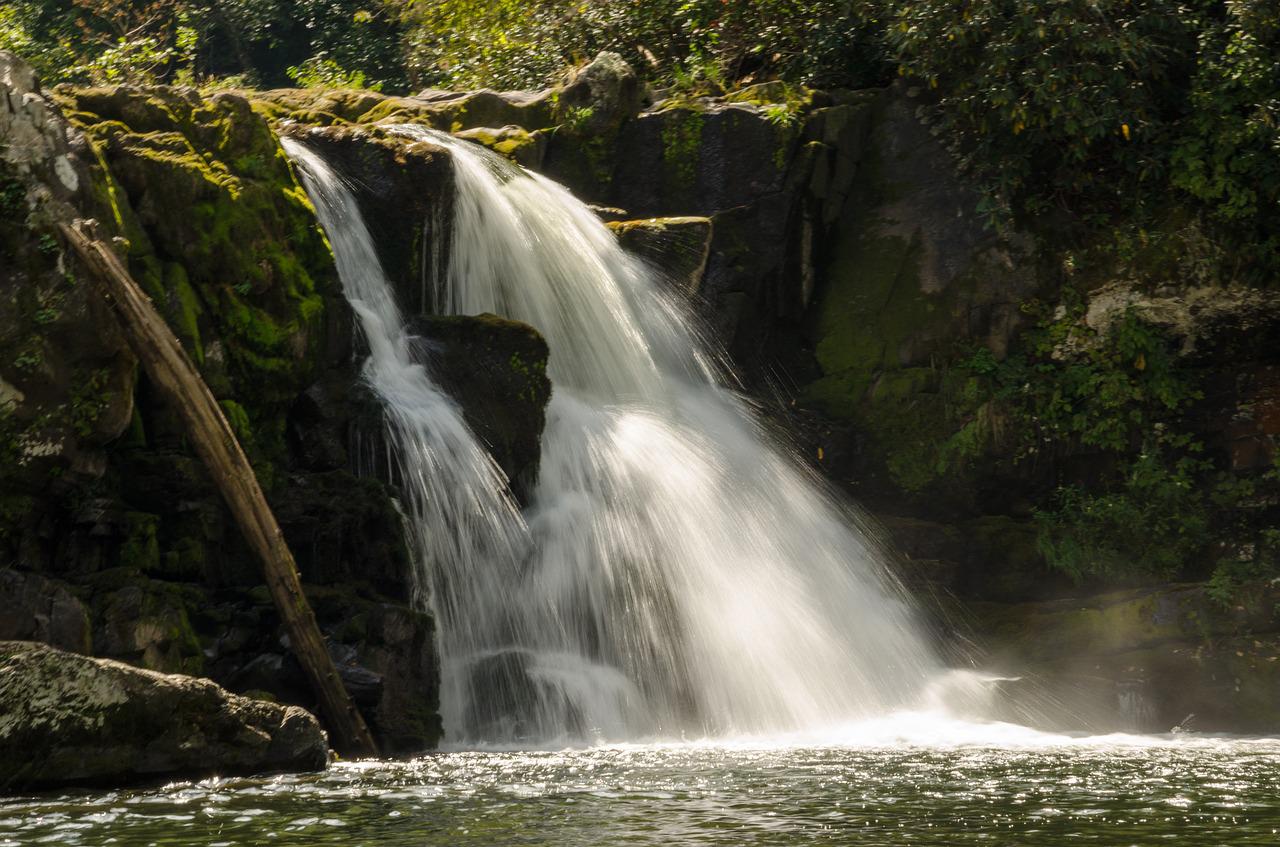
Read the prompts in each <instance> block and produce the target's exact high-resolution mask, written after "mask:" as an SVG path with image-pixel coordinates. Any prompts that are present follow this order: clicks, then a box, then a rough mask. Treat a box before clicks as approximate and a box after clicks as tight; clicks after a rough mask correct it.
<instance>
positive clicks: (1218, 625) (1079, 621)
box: [966, 585, 1280, 733]
mask: <svg viewBox="0 0 1280 847" xmlns="http://www.w3.org/2000/svg"><path fill="white" fill-rule="evenodd" d="M1278 591H1280V589H1277V587H1276V586H1270V585H1259V586H1257V587H1256V590H1255V591H1253V592H1251V597H1250V600H1249V601H1248V603H1247V604H1245V605H1238V606H1233V607H1224V606H1222V605H1221V604H1219V603H1217V602H1216V601H1215V600H1213V598H1211V597H1210V596H1209V595H1208V593H1207V590H1206V588H1205V587H1204V586H1203V585H1170V586H1166V587H1161V588H1156V589H1141V590H1131V591H1119V592H1109V593H1105V594H1099V595H1096V596H1091V597H1084V598H1078V599H1065V600H1054V601H1045V602H1040V603H1020V604H1012V605H1003V604H998V603H980V602H971V603H969V604H967V605H966V610H967V615H968V617H969V619H970V620H971V621H973V622H974V626H975V629H976V632H977V635H978V636H979V640H980V641H981V642H982V643H983V644H984V645H985V646H986V647H987V648H988V650H989V651H990V655H989V658H988V659H987V660H986V661H985V662H984V664H985V665H986V666H987V667H992V668H995V669H999V670H1002V671H1004V672H1008V673H1010V674H1023V673H1032V674H1035V675H1036V677H1037V679H1038V681H1039V684H1040V685H1039V687H1040V692H1039V696H1038V697H1036V698H1034V699H1035V702H1036V703H1038V705H1039V707H1040V710H1041V716H1040V717H1041V719H1042V720H1043V719H1045V718H1046V717H1047V718H1048V719H1049V720H1050V721H1051V722H1053V723H1055V724H1056V725H1057V726H1059V727H1074V728H1086V729H1092V730H1095V731H1105V730H1137V731H1143V732H1168V731H1169V729H1170V728H1171V727H1173V726H1175V725H1177V724H1179V723H1180V722H1181V721H1182V719H1183V718H1184V717H1185V716H1186V715H1188V714H1190V713H1193V712H1194V713H1195V714H1196V715H1197V716H1198V717H1197V720H1196V724H1195V726H1194V728H1195V729H1197V730H1203V731H1209V732H1212V731H1225V732H1259V733H1274V732H1277V731H1280V698H1278V697H1277V692H1278V691H1280V687H1278V686H1280V667H1277V665H1280V639H1278V638H1277V636H1276V632H1277V631H1278V630H1280V619H1278V618H1277V615H1276V601H1277V599H1280V593H1278Z"/></svg>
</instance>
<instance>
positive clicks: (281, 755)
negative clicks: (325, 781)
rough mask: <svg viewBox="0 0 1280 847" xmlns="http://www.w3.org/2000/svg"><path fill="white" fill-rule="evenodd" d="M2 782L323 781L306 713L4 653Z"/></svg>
mask: <svg viewBox="0 0 1280 847" xmlns="http://www.w3.org/2000/svg"><path fill="white" fill-rule="evenodd" d="M0 714H2V715H3V716H4V717H3V718H2V719H0V775H2V776H0V783H2V787H4V788H6V789H9V790H14V789H20V788H21V789H32V788H51V787H60V786H68V785H77V784H98V785H103V784H107V785H119V784H123V783H128V782H141V781H154V780H156V779H191V778H200V777H204V776H212V775H218V776H226V775H230V774H251V773H261V772H266V771H279V770H321V769H323V768H324V767H325V764H326V763H327V759H328V745H327V744H326V743H325V735H324V732H323V731H322V730H321V729H320V725H319V723H318V722H317V721H316V719H315V718H314V717H312V716H311V715H310V714H308V713H307V712H305V711H304V710H302V709H300V708H298V707H296V706H290V707H285V706H278V705H276V704H273V703H267V702H265V701H262V700H252V699H249V698H246V697H237V696H235V695H233V694H230V693H228V692H227V691H225V690H224V689H222V688H220V687H219V686H217V685H215V684H214V683H213V682H210V681H209V680H205V679H195V678H193V677H189V676H164V675H162V674H156V673H151V672H149V671H144V670H139V669H138V668H133V667H130V666H128V665H124V664H121V663H119V662H113V661H109V660H103V659H90V658H87V657H85V656H79V655H76V654H74V653H64V652H62V651H59V650H55V649H53V648H51V647H46V646H44V645H40V644H32V643H30V642H19V641H6V642H0Z"/></svg>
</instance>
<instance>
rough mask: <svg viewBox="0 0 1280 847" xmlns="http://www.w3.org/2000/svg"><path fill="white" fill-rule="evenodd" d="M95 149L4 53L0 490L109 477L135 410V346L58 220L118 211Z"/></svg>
mask: <svg viewBox="0 0 1280 847" xmlns="http://www.w3.org/2000/svg"><path fill="white" fill-rule="evenodd" d="M92 159H93V154H92V151H91V150H89V148H88V147H87V145H86V144H85V139H84V137H83V136H82V135H81V134H80V133H79V132H78V131H77V130H75V129H74V128H73V127H72V126H70V125H69V124H68V122H67V121H66V120H65V119H64V118H63V116H62V115H61V114H59V112H58V109H57V107H56V106H55V105H54V104H53V103H52V102H51V101H50V99H49V98H48V97H46V96H45V94H44V93H43V92H41V90H40V88H39V86H38V84H37V83H36V79H35V74H34V72H33V71H32V69H31V67H30V66H29V65H27V64H25V63H24V62H23V61H22V60H21V59H19V58H18V57H17V56H15V55H14V54H12V53H9V52H6V51H0V496H3V495H5V494H9V493H11V492H13V491H14V490H15V489H19V490H22V491H23V492H24V493H42V492H44V491H46V490H47V489H48V488H49V487H50V479H51V478H52V477H53V476H55V475H60V474H64V473H67V472H70V474H71V475H72V476H73V477H79V478H91V479H92V478H98V477H101V476H102V474H103V473H104V472H105V470H106V467H105V461H104V460H103V457H102V452H101V448H102V446H103V445H105V444H106V443H108V442H110V441H112V440H113V439H115V438H117V437H118V436H119V435H120V434H121V433H122V432H123V431H124V429H125V427H126V426H128V424H129V420H130V417H131V416H132V413H133V384H134V380H135V367H134V360H133V356H132V355H131V354H130V352H129V351H128V348H127V346H126V345H125V343H124V339H123V337H122V336H121V335H120V333H119V331H118V330H116V328H115V323H114V319H113V318H112V317H111V315H110V312H109V311H108V310H107V309H106V307H105V306H104V305H103V304H102V303H101V302H100V301H99V300H98V298H97V297H96V295H94V293H93V291H92V289H91V288H90V286H87V285H77V284H76V282H77V281H76V277H75V273H76V269H75V267H74V266H73V265H72V264H71V263H70V261H69V259H68V258H67V257H66V256H64V255H63V252H62V247H61V240H60V236H59V234H58V232H57V229H56V226H57V224H59V223H69V222H70V221H71V220H73V219H75V218H76V217H78V216H81V215H85V216H91V215H100V214H102V213H103V212H104V211H105V212H107V214H109V205H108V204H106V203H104V202H103V198H102V196H101V195H100V194H99V193H98V186H96V185H95V184H94V181H93V179H92V177H91V174H90V169H89V167H88V165H87V164H86V163H87V162H91V161H92ZM4 511H5V510H3V509H0V524H3V522H4V517H3V512H4ZM3 535H4V533H3V531H0V536H3Z"/></svg>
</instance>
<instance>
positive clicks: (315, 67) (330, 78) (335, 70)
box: [286, 56, 382, 91]
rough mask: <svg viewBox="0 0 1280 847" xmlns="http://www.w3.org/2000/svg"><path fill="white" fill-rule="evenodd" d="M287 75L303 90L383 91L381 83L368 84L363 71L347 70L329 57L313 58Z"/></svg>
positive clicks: (290, 70)
mask: <svg viewBox="0 0 1280 847" xmlns="http://www.w3.org/2000/svg"><path fill="white" fill-rule="evenodd" d="M286 73H288V75H289V78H290V79H292V80H293V81H294V82H295V83H297V84H298V85H300V86H302V87H303V88H368V89H370V90H372V91H379V90H381V89H382V84H381V83H377V82H375V83H367V82H366V80H365V75H364V72H363V71H353V70H347V69H346V68H344V67H342V66H341V65H339V64H338V63H337V62H336V61H334V60H333V59H330V58H328V57H327V56H312V57H311V58H310V59H307V60H306V61H304V62H303V63H302V64H300V65H297V66H294V67H290V68H289V69H288V70H287V71H286Z"/></svg>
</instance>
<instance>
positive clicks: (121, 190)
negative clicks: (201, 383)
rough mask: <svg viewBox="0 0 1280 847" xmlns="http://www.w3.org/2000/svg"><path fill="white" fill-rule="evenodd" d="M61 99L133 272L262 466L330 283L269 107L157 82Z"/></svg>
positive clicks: (314, 339) (308, 373) (299, 384)
mask: <svg viewBox="0 0 1280 847" xmlns="http://www.w3.org/2000/svg"><path fill="white" fill-rule="evenodd" d="M62 99H63V103H64V106H66V107H68V108H70V109H72V110H73V111H74V112H75V113H76V115H77V120H78V122H79V123H80V124H81V125H82V126H83V128H84V129H85V131H86V134H87V135H88V137H89V138H90V140H91V141H92V142H93V144H94V145H95V150H96V151H98V153H99V161H100V163H101V168H100V170H101V171H102V173H103V174H104V178H103V179H102V183H103V185H104V193H105V194H106V195H107V197H108V199H109V200H110V202H111V208H112V210H113V215H114V216H115V217H116V218H117V224H118V226H119V227H120V228H121V229H122V230H123V231H124V234H125V236H126V238H127V240H128V242H129V256H128V258H129V266H130V269H131V271H132V272H133V273H134V275H135V277H136V278H137V279H138V281H139V282H140V284H141V285H142V286H143V288H144V289H145V290H146V291H147V292H148V294H150V295H151V297H152V298H153V300H154V301H155V302H156V303H157V304H158V305H159V306H160V308H161V311H162V312H163V313H164V315H165V317H166V319H167V320H168V322H169V324H170V326H171V327H172V328H173V330H174V334H175V335H177V336H178V338H179V339H180V340H181V341H182V342H183V344H184V346H186V348H187V350H188V351H189V352H190V354H191V356H192V358H193V359H194V360H195V361H196V363H197V365H199V366H200V367H201V370H202V372H203V373H204V375H205V378H206V380H207V381H208V382H209V384H210V386H211V387H212V388H213V390H214V391H216V392H217V393H218V395H219V396H220V397H226V398H228V399H233V400H234V401H235V402H236V403H238V404H239V406H240V408H241V409H242V411H243V414H244V417H246V418H247V421H248V422H249V424H250V425H249V426H247V427H246V431H252V432H253V434H254V436H255V439H254V441H255V442H256V456H255V457H254V461H255V466H260V470H261V469H262V468H266V467H268V466H270V465H271V464H273V463H274V462H276V461H277V460H279V459H280V458H282V457H283V456H284V453H285V445H284V438H283V433H284V429H283V425H282V424H279V423H277V422H279V421H281V420H282V419H283V417H284V414H285V408H286V406H287V404H288V403H289V402H291V401H292V399H293V398H294V397H296V396H297V393H298V392H299V391H301V390H302V389H303V388H304V387H305V386H306V385H308V384H310V382H311V381H312V380H313V379H314V375H315V373H316V371H317V369H318V358H319V354H320V350H321V348H322V345H323V343H324V330H325V321H324V311H325V297H326V295H327V294H329V293H330V292H336V291H337V289H338V286H337V280H336V274H335V272H334V267H333V259H332V254H331V253H330V250H329V246H328V244H327V242H326V241H325V239H324V237H323V235H322V233H321V232H320V230H319V227H318V226H317V225H316V222H315V216H314V210H313V209H312V207H311V205H310V203H309V202H308V201H307V199H306V194H305V192H304V191H303V190H302V188H301V186H300V185H299V184H298V182H297V180H296V176H295V174H294V171H293V169H292V168H291V166H290V164H289V161H288V158H287V156H285V154H284V153H283V151H282V150H281V149H280V147H279V144H278V142H277V140H276V138H275V136H274V134H273V133H272V131H271V129H270V127H269V126H268V125H267V123H266V121H265V120H264V119H263V118H262V116H261V114H259V111H261V110H262V109H266V108H267V107H265V106H259V111H255V109H254V107H253V106H251V105H250V104H249V103H248V102H247V101H245V100H243V99H240V98H239V97H236V96H230V95H216V96H214V97H212V98H210V99H208V100H201V99H200V98H197V97H195V96H191V95H188V94H186V93H184V92H183V91H181V90H177V89H163V88H156V89H146V90H130V89H101V90H99V89H87V90H80V91H67V90H64V91H63V92H62ZM353 108H354V107H353ZM215 343H216V345H217V348H218V350H219V355H218V356H217V357H216V359H215V360H213V361H211V360H210V358H209V351H210V349H212V345H214V344H215Z"/></svg>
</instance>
